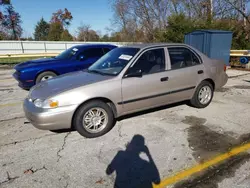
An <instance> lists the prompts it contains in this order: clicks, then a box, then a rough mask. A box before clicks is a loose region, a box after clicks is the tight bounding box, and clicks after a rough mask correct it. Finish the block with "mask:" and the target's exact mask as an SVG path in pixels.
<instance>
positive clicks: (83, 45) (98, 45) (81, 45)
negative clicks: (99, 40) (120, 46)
mask: <svg viewBox="0 0 250 188" xmlns="http://www.w3.org/2000/svg"><path fill="white" fill-rule="evenodd" d="M72 47H77V48H89V47H117V46H116V45H113V44H88V43H86V44H78V45H74V46H72Z"/></svg>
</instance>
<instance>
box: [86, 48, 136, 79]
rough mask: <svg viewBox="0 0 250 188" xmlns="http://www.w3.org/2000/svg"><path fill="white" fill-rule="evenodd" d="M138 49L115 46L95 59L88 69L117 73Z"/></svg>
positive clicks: (101, 72) (108, 73)
mask: <svg viewBox="0 0 250 188" xmlns="http://www.w3.org/2000/svg"><path fill="white" fill-rule="evenodd" d="M139 50H140V49H139V48H126V47H121V48H115V49H113V50H111V51H110V52H109V53H107V54H105V55H104V56H102V57H101V58H100V59H99V60H97V61H96V62H95V63H94V64H93V65H92V66H90V67H89V68H88V71H90V72H96V73H100V74H107V75H114V76H115V75H118V74H119V73H120V72H121V71H122V69H123V68H124V67H125V66H126V65H127V64H128V62H129V61H130V60H131V59H132V58H133V57H134V55H135V54H136V53H137V52H138V51H139Z"/></svg>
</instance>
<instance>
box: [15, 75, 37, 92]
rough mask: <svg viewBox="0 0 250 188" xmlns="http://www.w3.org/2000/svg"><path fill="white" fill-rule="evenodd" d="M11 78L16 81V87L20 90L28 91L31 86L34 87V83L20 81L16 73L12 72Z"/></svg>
mask: <svg viewBox="0 0 250 188" xmlns="http://www.w3.org/2000/svg"><path fill="white" fill-rule="evenodd" d="M12 76H13V78H15V79H16V81H18V86H19V87H20V88H22V89H25V90H29V89H30V88H31V87H32V86H34V85H35V83H34V82H24V81H22V80H21V79H20V73H18V72H17V71H16V72H14V73H13V74H12Z"/></svg>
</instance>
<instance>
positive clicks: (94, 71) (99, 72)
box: [87, 69, 115, 76]
mask: <svg viewBox="0 0 250 188" xmlns="http://www.w3.org/2000/svg"><path fill="white" fill-rule="evenodd" d="M87 71H88V72H92V73H97V74H100V75H103V76H104V75H108V76H115V75H114V74H111V73H106V72H102V71H98V70H89V69H87Z"/></svg>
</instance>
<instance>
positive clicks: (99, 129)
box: [73, 100, 115, 138]
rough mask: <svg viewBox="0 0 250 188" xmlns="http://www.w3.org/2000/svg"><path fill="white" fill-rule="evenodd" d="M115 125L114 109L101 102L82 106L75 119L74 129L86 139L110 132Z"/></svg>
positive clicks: (91, 102)
mask: <svg viewBox="0 0 250 188" xmlns="http://www.w3.org/2000/svg"><path fill="white" fill-rule="evenodd" d="M114 124H115V118H114V114H113V111H112V109H111V108H110V106H109V105H108V104H106V103H105V102H102V101H100V100H95V101H90V102H88V103H86V104H84V105H82V106H81V107H80V108H79V109H78V110H77V111H76V114H75V116H74V119H73V127H74V128H75V129H76V130H77V131H78V133H79V134H81V135H82V136H84V137H86V138H95V137H99V136H102V135H104V134H106V133H107V132H109V131H110V130H111V129H112V127H113V126H114Z"/></svg>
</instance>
